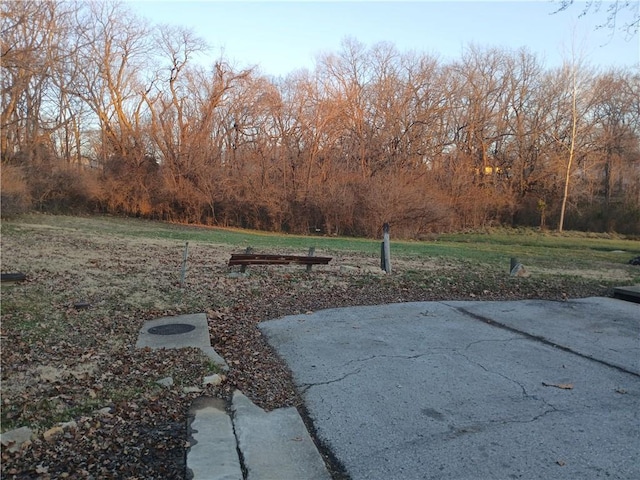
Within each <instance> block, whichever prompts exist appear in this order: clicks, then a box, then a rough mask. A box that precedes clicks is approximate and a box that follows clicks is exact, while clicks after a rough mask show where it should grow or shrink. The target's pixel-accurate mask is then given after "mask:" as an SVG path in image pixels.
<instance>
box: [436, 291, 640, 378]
mask: <svg viewBox="0 0 640 480" xmlns="http://www.w3.org/2000/svg"><path fill="white" fill-rule="evenodd" d="M441 303H443V305H447V303H446V302H441ZM447 306H449V307H450V308H453V309H454V310H456V311H458V312H460V313H462V314H464V315H467V316H469V317H471V318H473V319H475V320H480V321H481V322H483V323H486V324H487V325H491V326H493V327H497V328H501V329H503V330H506V331H508V332H512V333H515V334H518V335H522V337H524V338H528V339H530V340H533V341H536V342H539V343H542V344H544V345H548V346H550V347H553V348H557V349H559V350H562V351H564V352H568V353H571V354H573V355H577V356H579V357H582V358H585V359H587V360H590V361H592V362H596V363H600V364H601V365H606V366H607V367H609V368H613V369H615V370H618V371H619V372H624V373H628V374H631V375H633V376H635V377H640V373H638V372H634V371H632V370H629V369H628V368H626V367H624V366H621V365H616V364H615V363H611V362H608V361H606V360H601V359H599V358H596V357H594V356H592V355H587V354H584V353H581V352H579V351H577V350H574V349H573V348H571V347H567V346H565V345H560V344H558V343H556V342H553V341H551V340H549V339H547V338H545V337H543V336H541V335H534V334H532V333H527V332H525V331H522V330H518V329H517V328H515V327H511V326H509V325H506V324H504V323H500V322H498V321H496V320H493V319H491V318H488V317H485V316H483V315H479V314H477V313H473V312H471V311H469V310H467V309H466V308H464V307H454V306H451V305H447Z"/></svg>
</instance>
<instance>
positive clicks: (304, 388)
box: [298, 367, 363, 394]
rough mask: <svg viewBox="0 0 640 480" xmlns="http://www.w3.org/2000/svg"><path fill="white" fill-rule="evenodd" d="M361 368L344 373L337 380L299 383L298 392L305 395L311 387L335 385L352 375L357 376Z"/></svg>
mask: <svg viewBox="0 0 640 480" xmlns="http://www.w3.org/2000/svg"><path fill="white" fill-rule="evenodd" d="M362 368H363V367H360V368H358V369H357V370H355V371H353V372H348V373H345V374H344V375H343V376H341V377H338V378H334V379H332V380H327V381H325V382H314V383H301V384H300V385H299V386H298V388H300V392H301V393H303V394H304V393H306V392H307V391H308V390H309V389H310V388H311V387H319V386H321V385H331V384H332V383H337V382H341V381H343V380H344V379H345V378H347V377H350V376H352V375H357V374H358V373H360V371H361V370H362Z"/></svg>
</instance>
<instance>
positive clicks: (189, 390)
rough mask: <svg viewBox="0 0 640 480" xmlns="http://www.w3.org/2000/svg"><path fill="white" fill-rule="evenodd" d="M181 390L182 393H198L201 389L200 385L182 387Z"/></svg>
mask: <svg viewBox="0 0 640 480" xmlns="http://www.w3.org/2000/svg"><path fill="white" fill-rule="evenodd" d="M182 391H183V392H184V393H200V392H202V389H201V388H200V387H184V388H183V389H182Z"/></svg>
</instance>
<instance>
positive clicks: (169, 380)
mask: <svg viewBox="0 0 640 480" xmlns="http://www.w3.org/2000/svg"><path fill="white" fill-rule="evenodd" d="M156 383H157V384H158V385H161V386H163V387H172V386H173V377H165V378H161V379H160V380H158V381H156Z"/></svg>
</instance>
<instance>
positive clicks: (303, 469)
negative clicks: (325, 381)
mask: <svg viewBox="0 0 640 480" xmlns="http://www.w3.org/2000/svg"><path fill="white" fill-rule="evenodd" d="M232 409H233V411H234V426H235V431H236V436H237V438H238V447H239V448H240V451H241V452H242V456H243V458H244V464H245V468H246V470H247V479H248V480H274V479H278V480H300V479H304V480H330V479H331V476H330V475H329V472H328V471H327V469H326V467H325V465H324V461H323V460H322V457H321V455H320V453H319V452H318V450H317V449H316V446H315V444H314V443H313V440H312V439H311V437H310V436H309V433H308V432H307V429H306V427H305V425H304V422H303V421H302V418H300V415H299V414H298V411H297V410H296V409H295V408H294V407H289V408H280V409H277V410H273V411H271V412H265V411H264V410H262V409H261V408H259V407H258V406H256V405H254V403H253V402H252V401H251V400H249V399H248V398H247V397H246V396H245V395H244V394H243V393H242V392H240V391H239V390H236V391H235V392H234V394H233V406H232Z"/></svg>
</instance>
